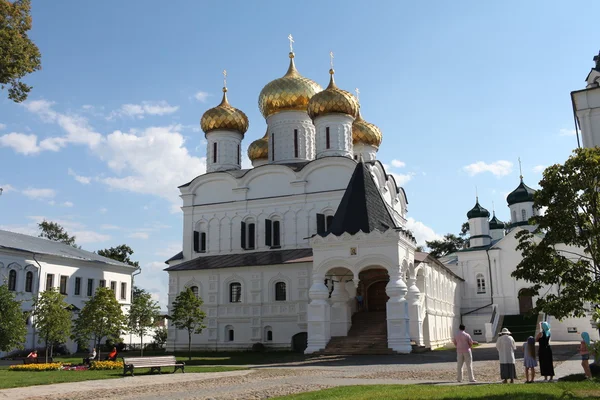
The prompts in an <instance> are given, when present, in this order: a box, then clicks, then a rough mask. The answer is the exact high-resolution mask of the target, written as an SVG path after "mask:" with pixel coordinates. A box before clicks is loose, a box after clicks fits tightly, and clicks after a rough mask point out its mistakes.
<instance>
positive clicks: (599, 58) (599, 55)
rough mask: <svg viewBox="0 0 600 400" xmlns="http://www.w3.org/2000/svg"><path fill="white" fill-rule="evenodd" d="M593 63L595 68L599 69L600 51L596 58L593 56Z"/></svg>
mask: <svg viewBox="0 0 600 400" xmlns="http://www.w3.org/2000/svg"><path fill="white" fill-rule="evenodd" d="M594 61H596V68H600V51H599V52H598V55H597V56H594Z"/></svg>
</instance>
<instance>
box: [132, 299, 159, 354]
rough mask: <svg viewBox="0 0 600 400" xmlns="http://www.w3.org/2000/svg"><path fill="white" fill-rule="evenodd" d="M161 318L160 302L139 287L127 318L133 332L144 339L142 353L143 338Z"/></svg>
mask: <svg viewBox="0 0 600 400" xmlns="http://www.w3.org/2000/svg"><path fill="white" fill-rule="evenodd" d="M159 318H160V307H159V305H158V302H156V301H154V300H152V295H151V294H150V293H148V292H147V291H145V290H144V289H138V290H137V292H136V294H135V296H134V297H133V299H132V302H131V308H130V309H129V314H128V316H127V319H128V324H129V329H130V330H131V332H133V333H135V334H136V335H138V336H139V337H140V339H141V340H142V343H141V344H142V355H143V352H144V343H143V338H144V336H145V335H146V333H147V332H148V330H149V329H150V328H151V327H153V326H154V324H155V322H156V321H157V320H158V319H159Z"/></svg>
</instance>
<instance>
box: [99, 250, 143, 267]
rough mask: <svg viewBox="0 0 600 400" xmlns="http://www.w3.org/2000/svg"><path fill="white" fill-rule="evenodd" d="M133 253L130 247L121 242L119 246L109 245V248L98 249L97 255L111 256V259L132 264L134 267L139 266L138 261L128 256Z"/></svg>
mask: <svg viewBox="0 0 600 400" xmlns="http://www.w3.org/2000/svg"><path fill="white" fill-rule="evenodd" d="M132 254H133V250H132V249H131V247H129V246H127V245H126V244H122V245H120V246H116V247H111V248H109V249H103V250H98V255H100V256H103V257H107V258H112V259H113V260H116V261H120V262H122V263H125V264H129V265H133V266H134V267H139V265H140V263H139V262H137V261H132V260H131V258H129V256H131V255H132Z"/></svg>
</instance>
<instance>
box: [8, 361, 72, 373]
mask: <svg viewBox="0 0 600 400" xmlns="http://www.w3.org/2000/svg"><path fill="white" fill-rule="evenodd" d="M61 367H62V364H61V363H48V364H23V365H11V366H10V367H8V370H9V371H36V372H40V371H58V370H60V369H61Z"/></svg>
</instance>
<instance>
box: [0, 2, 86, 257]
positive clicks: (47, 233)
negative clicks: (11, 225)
mask: <svg viewBox="0 0 600 400" xmlns="http://www.w3.org/2000/svg"><path fill="white" fill-rule="evenodd" d="M0 1H1V0H0ZM38 228H39V229H40V234H39V235H38V237H42V238H46V239H50V240H53V241H55V242H61V243H64V244H68V245H69V246H73V247H78V246H77V245H76V244H75V236H69V234H68V233H67V231H66V230H65V228H63V227H62V226H60V225H59V224H57V223H56V222H52V221H46V220H44V221H42V222H40V223H39V224H38Z"/></svg>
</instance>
